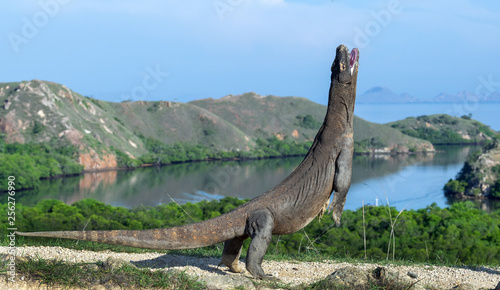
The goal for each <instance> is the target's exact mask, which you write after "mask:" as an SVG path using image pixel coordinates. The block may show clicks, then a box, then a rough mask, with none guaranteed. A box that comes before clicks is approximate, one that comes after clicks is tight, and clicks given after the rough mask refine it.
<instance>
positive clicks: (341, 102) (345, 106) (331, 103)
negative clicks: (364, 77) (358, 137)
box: [324, 81, 356, 136]
mask: <svg viewBox="0 0 500 290" xmlns="http://www.w3.org/2000/svg"><path fill="white" fill-rule="evenodd" d="M355 88H356V87H355V86H354V89H352V86H349V85H343V84H338V83H336V82H335V81H334V82H332V85H331V87H330V97H329V99H328V109H327V112H326V117H325V123H324V125H325V129H326V131H333V132H332V133H334V134H335V135H337V136H339V135H342V133H344V134H349V133H352V132H353V129H352V126H353V117H354V114H353V112H354V103H355V99H356V90H355ZM329 135H330V134H329Z"/></svg>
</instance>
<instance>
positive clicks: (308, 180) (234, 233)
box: [17, 45, 359, 279]
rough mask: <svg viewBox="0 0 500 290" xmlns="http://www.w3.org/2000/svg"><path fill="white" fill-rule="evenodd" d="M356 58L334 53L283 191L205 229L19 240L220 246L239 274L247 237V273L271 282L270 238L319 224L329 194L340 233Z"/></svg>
mask: <svg viewBox="0 0 500 290" xmlns="http://www.w3.org/2000/svg"><path fill="white" fill-rule="evenodd" d="M358 56H359V52H358V50H357V49H353V52H352V53H351V54H349V50H348V49H347V48H346V47H345V46H343V45H341V46H339V47H338V48H337V53H336V57H335V60H334V62H333V65H332V69H331V70H332V76H331V85H330V92H329V100H328V110H327V113H326V117H325V120H324V122H323V125H322V126H321V128H320V130H319V131H318V134H317V135H316V138H315V139H314V142H313V145H312V146H311V148H310V149H309V152H308V153H307V155H306V157H305V158H304V160H303V161H302V163H301V164H300V165H299V166H298V167H297V168H296V169H295V170H294V171H293V172H292V173H291V174H290V175H289V176H288V177H287V178H286V179H285V180H283V181H282V182H281V183H280V184H278V185H276V186H275V187H274V188H272V189H270V190H269V191H267V192H265V193H264V194H262V195H260V196H258V197H256V198H254V199H252V200H251V201H249V202H247V203H246V204H243V205H242V206H240V207H238V208H236V209H235V210H233V211H231V212H229V213H226V214H223V215H221V216H219V217H216V218H213V219H210V220H207V221H203V222H199V223H195V224H190V225H185V226H180V227H173V228H166V229H153V230H130V231H60V232H32V233H22V232H17V234H18V235H22V236H36V237H55V238H65V239H76V240H86V241H93V242H99V243H106V244H114V245H124V246H130V247H138V248H146V249H161V250H176V249H191V248H199V247H205V246H209V245H213V244H217V243H220V242H225V245H224V251H223V254H222V262H221V264H224V265H226V266H228V267H229V269H230V270H231V271H233V272H241V269H240V268H239V267H238V259H239V257H240V254H241V248H242V245H243V241H244V240H245V239H247V238H249V237H250V238H251V239H252V242H251V243H250V247H249V249H248V255H247V260H246V268H247V270H248V271H249V272H250V273H251V274H252V275H253V276H254V277H256V278H260V279H270V278H269V276H266V275H265V274H264V271H263V270H262V267H261V265H262V260H263V258H264V255H265V254H266V251H267V247H268V245H269V243H270V241H271V237H272V235H286V234H291V233H294V232H296V231H298V230H300V229H302V228H303V227H305V226H306V225H307V224H309V222H311V220H313V219H314V217H316V216H318V215H319V216H322V215H323V213H324V211H325V210H326V207H327V205H328V202H329V201H330V196H331V194H332V193H333V192H334V191H335V194H334V197H333V201H332V202H331V204H330V209H331V210H333V219H334V220H335V222H336V223H337V225H338V224H339V222H340V216H341V214H342V211H343V209H344V204H345V200H346V195H347V192H348V190H349V187H350V185H351V172H352V154H353V112H354V102H355V99H356V81H357V74H358Z"/></svg>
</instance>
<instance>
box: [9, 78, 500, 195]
mask: <svg viewBox="0 0 500 290" xmlns="http://www.w3.org/2000/svg"><path fill="white" fill-rule="evenodd" d="M0 104H1V106H0V159H1V160H2V162H1V165H0V178H7V177H8V176H9V175H12V174H16V176H17V177H18V187H17V188H32V187H34V186H36V184H37V182H38V181H39V179H40V178H52V177H57V176H61V175H72V174H80V173H81V172H83V171H93V170H104V169H116V168H134V167H141V166H154V165H165V164H171V163H178V162H189V161H201V160H227V159H249V158H275V157H286V156H300V155H305V154H306V153H307V151H308V149H309V147H310V146H311V142H312V140H313V139H314V137H315V135H316V133H317V131H318V129H319V127H320V126H321V123H322V121H323V118H324V115H325V113H326V106H324V105H320V104H317V103H314V102H312V101H310V100H308V99H305V98H298V97H277V96H272V95H269V96H261V95H258V94H256V93H246V94H242V95H228V96H225V97H222V98H220V99H202V100H196V101H192V102H188V103H180V102H170V101H154V102H146V101H138V102H130V101H124V102H121V103H113V102H106V101H101V100H97V99H94V98H90V97H85V96H82V95H81V94H78V93H76V92H74V91H72V90H70V89H69V88H67V87H66V86H64V85H61V84H57V83H53V82H47V81H39V80H32V81H23V82H14V83H0ZM497 135H498V133H497V132H495V131H493V130H491V129H490V128H489V127H488V126H486V125H484V124H482V123H480V122H478V121H475V120H471V119H470V117H467V116H464V117H462V118H458V117H451V116H448V115H432V116H421V117H418V118H407V119H405V120H401V121H398V122H393V123H389V124H376V123H371V122H368V121H366V120H363V119H361V118H359V117H356V116H355V117H354V141H355V154H414V153H418V152H422V153H432V152H434V151H435V150H434V146H433V145H435V144H478V143H483V142H485V141H488V140H491V139H494V138H496V136H497ZM2 186H3V185H0V190H2V189H4V188H3V187H2Z"/></svg>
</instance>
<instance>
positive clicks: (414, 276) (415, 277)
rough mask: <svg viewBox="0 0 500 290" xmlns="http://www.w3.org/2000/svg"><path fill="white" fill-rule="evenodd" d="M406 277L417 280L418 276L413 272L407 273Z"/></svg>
mask: <svg viewBox="0 0 500 290" xmlns="http://www.w3.org/2000/svg"><path fill="white" fill-rule="evenodd" d="M406 275H408V276H409V277H410V278H413V279H417V278H418V275H417V274H416V273H414V272H411V271H410V272H408V273H407V274H406Z"/></svg>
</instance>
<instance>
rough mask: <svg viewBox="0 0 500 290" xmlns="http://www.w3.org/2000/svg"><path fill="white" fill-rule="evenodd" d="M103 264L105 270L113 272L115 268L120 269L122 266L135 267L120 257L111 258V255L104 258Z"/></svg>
mask: <svg viewBox="0 0 500 290" xmlns="http://www.w3.org/2000/svg"><path fill="white" fill-rule="evenodd" d="M103 266H104V269H105V270H108V271H111V272H115V271H116V270H118V269H120V268H121V267H123V266H131V267H135V266H134V265H133V264H132V263H130V262H127V261H125V260H122V259H117V258H113V257H109V258H108V259H107V260H106V262H104V264H103Z"/></svg>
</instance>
